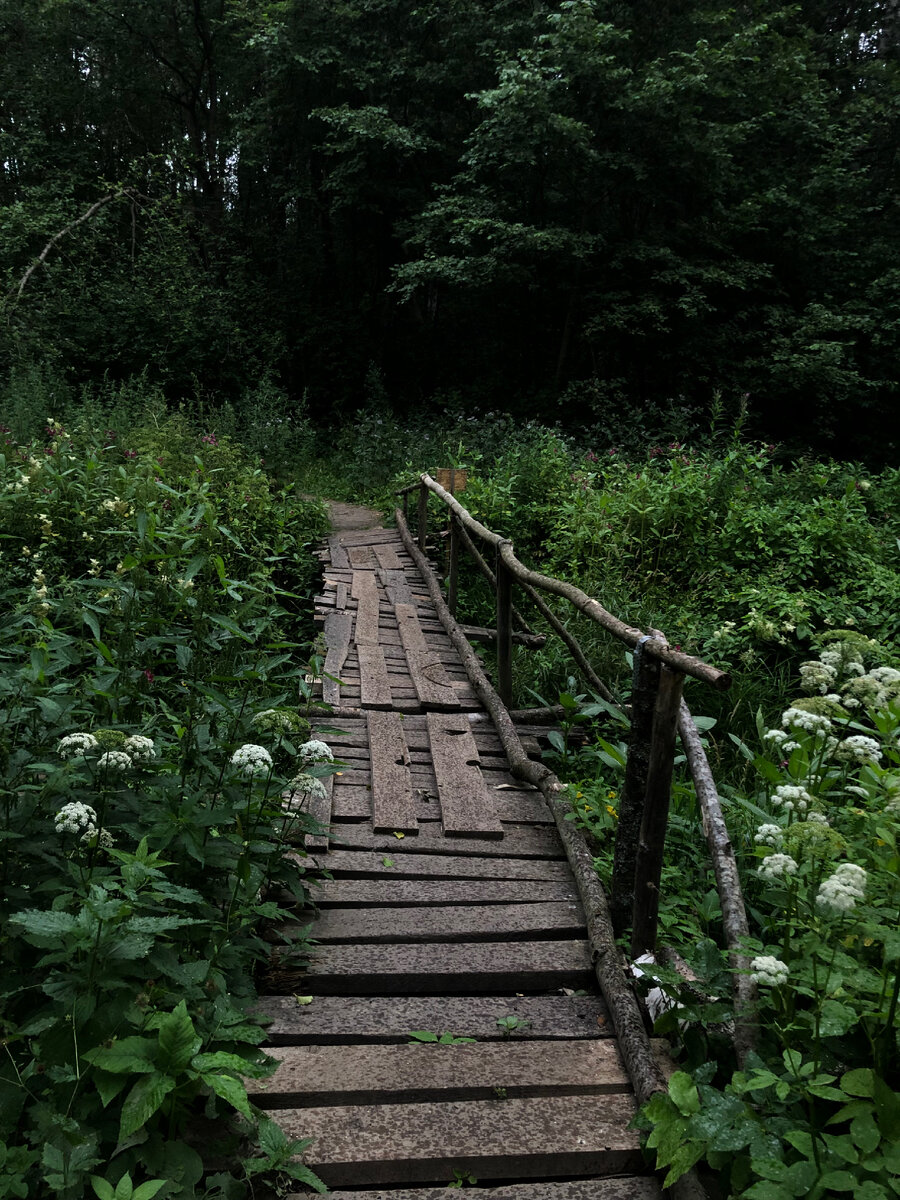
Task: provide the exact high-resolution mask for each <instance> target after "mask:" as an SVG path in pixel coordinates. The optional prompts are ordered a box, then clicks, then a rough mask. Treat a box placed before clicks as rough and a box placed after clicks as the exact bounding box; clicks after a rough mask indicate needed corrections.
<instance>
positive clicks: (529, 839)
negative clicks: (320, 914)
mask: <svg viewBox="0 0 900 1200" xmlns="http://www.w3.org/2000/svg"><path fill="white" fill-rule="evenodd" d="M401 832H402V831H401ZM332 838H333V841H334V843H335V844H338V843H339V844H340V845H341V846H343V847H345V848H350V849H356V850H380V851H382V852H383V853H388V852H390V853H392V854H439V853H441V852H444V853H447V854H454V855H473V856H475V857H479V858H482V857H494V856H504V857H510V858H565V851H564V850H563V847H562V843H561V842H560V840H559V836H558V835H557V833H556V830H555V829H545V828H541V827H540V826H537V825H511V826H510V825H506V826H504V835H503V838H502V839H496V838H486V837H484V836H480V837H454V838H448V837H445V836H444V835H443V833H442V832H438V831H435V832H432V831H430V830H426V829H424V828H420V829H419V832H418V834H413V835H409V836H405V837H403V838H395V837H394V836H393V834H391V833H388V834H383V833H373V832H372V831H371V830H370V829H369V828H367V827H366V826H360V825H341V826H340V828H339V832H338V831H337V830H336V831H335V832H334V833H333V834H332Z"/></svg>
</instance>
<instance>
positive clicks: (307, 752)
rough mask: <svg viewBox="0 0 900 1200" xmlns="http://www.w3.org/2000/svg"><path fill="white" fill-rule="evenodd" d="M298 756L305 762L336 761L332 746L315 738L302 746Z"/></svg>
mask: <svg viewBox="0 0 900 1200" xmlns="http://www.w3.org/2000/svg"><path fill="white" fill-rule="evenodd" d="M297 757H298V758H299V759H300V761H301V762H304V763H315V762H334V755H333V754H332V753H331V750H330V748H329V747H328V746H327V745H326V744H325V743H324V742H317V741H316V740H315V739H313V740H312V741H309V742H306V743H305V744H304V745H303V746H301V747H300V749H299V750H298V751H297Z"/></svg>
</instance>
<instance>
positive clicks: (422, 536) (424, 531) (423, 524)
mask: <svg viewBox="0 0 900 1200" xmlns="http://www.w3.org/2000/svg"><path fill="white" fill-rule="evenodd" d="M427 538H428V488H427V487H426V486H425V484H424V483H423V484H421V485H420V487H419V529H418V542H419V549H420V550H421V551H422V553H423V554H426V553H427V550H426V547H425V543H426V540H427Z"/></svg>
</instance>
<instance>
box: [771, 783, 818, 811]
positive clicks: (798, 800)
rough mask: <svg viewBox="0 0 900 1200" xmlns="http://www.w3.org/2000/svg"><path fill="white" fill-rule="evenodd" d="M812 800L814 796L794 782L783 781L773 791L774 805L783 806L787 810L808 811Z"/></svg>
mask: <svg viewBox="0 0 900 1200" xmlns="http://www.w3.org/2000/svg"><path fill="white" fill-rule="evenodd" d="M812 802H813V798H812V796H811V795H810V794H809V792H808V791H807V790H806V788H802V787H797V786H796V785H795V784H792V783H782V784H780V785H779V786H778V787H777V788H776V789H775V791H774V792H773V793H772V807H773V808H783V809H785V810H786V811H787V812H791V811H793V810H794V809H796V810H797V812H806V810H807V809H808V808H809V806H810V805H811V804H812Z"/></svg>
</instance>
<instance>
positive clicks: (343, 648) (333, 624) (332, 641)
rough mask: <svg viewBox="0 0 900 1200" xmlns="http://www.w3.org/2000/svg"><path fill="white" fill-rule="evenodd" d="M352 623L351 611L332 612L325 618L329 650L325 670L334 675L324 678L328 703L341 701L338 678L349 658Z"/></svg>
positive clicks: (323, 683) (323, 686)
mask: <svg viewBox="0 0 900 1200" xmlns="http://www.w3.org/2000/svg"><path fill="white" fill-rule="evenodd" d="M352 623H353V622H352V618H351V616H350V614H349V613H343V612H340V613H331V614H330V615H329V616H327V617H326V618H325V642H326V647H327V650H326V653H325V664H324V666H323V671H324V673H325V676H329V675H331V676H333V678H331V679H328V678H326V677H324V676H323V679H322V699H323V700H324V702H325V703H326V704H331V705H336V704H338V703H340V684H339V683H338V679H339V677H340V674H341V670H342V669H343V666H344V663H345V662H346V660H347V651H348V650H349V648H350V631H351V628H352Z"/></svg>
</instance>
